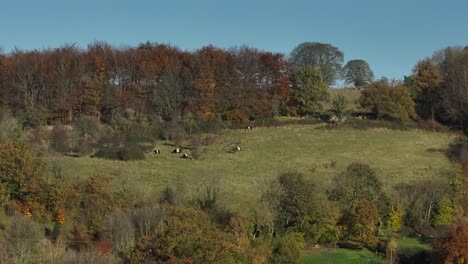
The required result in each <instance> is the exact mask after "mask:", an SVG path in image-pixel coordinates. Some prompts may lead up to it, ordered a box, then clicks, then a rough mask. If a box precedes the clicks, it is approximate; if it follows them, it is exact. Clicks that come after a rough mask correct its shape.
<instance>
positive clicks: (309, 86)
mask: <svg viewBox="0 0 468 264" xmlns="http://www.w3.org/2000/svg"><path fill="white" fill-rule="evenodd" d="M292 95H293V99H294V101H295V102H296V103H297V106H298V107H299V111H300V113H301V114H308V113H312V112H314V111H319V110H321V109H322V102H323V101H326V100H328V98H329V93H328V87H327V86H326V84H325V83H324V81H323V78H322V74H321V73H320V71H318V70H316V69H314V68H313V67H312V66H305V67H302V68H300V69H299V70H298V71H297V72H296V73H295V74H294V79H293V89H292Z"/></svg>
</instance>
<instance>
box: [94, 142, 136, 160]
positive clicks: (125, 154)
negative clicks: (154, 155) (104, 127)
mask: <svg viewBox="0 0 468 264" xmlns="http://www.w3.org/2000/svg"><path fill="white" fill-rule="evenodd" d="M94 156H95V157H98V158H104V159H111V160H124V161H129V160H143V159H145V151H144V150H143V148H142V147H140V146H138V145H136V144H126V145H124V146H111V147H104V148H101V149H99V150H98V151H97V152H96V154H94Z"/></svg>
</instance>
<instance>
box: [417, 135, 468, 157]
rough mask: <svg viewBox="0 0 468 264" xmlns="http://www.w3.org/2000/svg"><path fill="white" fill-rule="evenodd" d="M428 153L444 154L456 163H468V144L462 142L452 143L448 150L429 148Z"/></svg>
mask: <svg viewBox="0 0 468 264" xmlns="http://www.w3.org/2000/svg"><path fill="white" fill-rule="evenodd" d="M426 151H427V152H439V153H443V154H444V155H445V156H446V157H447V158H448V159H449V160H450V161H451V162H454V163H465V162H468V143H467V142H464V141H462V140H457V141H455V142H453V143H451V144H450V145H449V146H448V148H446V149H437V148H429V149H427V150H426Z"/></svg>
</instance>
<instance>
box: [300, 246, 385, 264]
mask: <svg viewBox="0 0 468 264" xmlns="http://www.w3.org/2000/svg"><path fill="white" fill-rule="evenodd" d="M301 260H302V263H304V264H315V263H332V264H348V263H356V264H358V263H374V264H378V263H385V262H384V261H383V260H382V258H379V257H377V256H376V255H375V254H374V253H372V252H370V251H369V250H367V249H363V250H351V249H344V248H334V249H312V250H308V251H304V252H303V257H302V258H301Z"/></svg>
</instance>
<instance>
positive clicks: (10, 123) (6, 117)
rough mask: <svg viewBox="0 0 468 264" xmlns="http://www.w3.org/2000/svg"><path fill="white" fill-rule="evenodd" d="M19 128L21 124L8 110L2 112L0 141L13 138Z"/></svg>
mask: <svg viewBox="0 0 468 264" xmlns="http://www.w3.org/2000/svg"><path fill="white" fill-rule="evenodd" d="M19 129H20V126H19V124H18V122H17V120H16V119H15V118H13V117H12V116H11V115H10V114H9V113H7V112H0V142H5V141H7V140H8V139H10V138H12V137H13V135H14V133H15V131H18V130H19Z"/></svg>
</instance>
